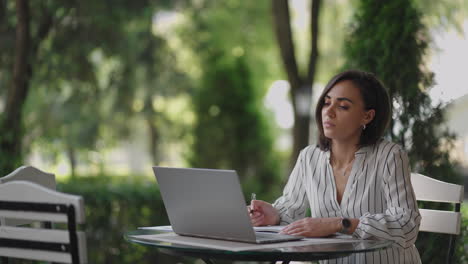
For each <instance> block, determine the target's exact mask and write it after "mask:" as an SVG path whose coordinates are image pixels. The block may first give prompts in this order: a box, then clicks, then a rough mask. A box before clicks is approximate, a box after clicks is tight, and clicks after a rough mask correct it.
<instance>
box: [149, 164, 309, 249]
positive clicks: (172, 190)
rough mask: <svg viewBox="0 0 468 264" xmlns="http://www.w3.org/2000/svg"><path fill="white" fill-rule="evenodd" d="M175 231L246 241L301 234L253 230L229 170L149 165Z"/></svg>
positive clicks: (236, 181) (236, 180) (285, 238)
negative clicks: (151, 166)
mask: <svg viewBox="0 0 468 264" xmlns="http://www.w3.org/2000/svg"><path fill="white" fill-rule="evenodd" d="M153 171H154V174H155V175H156V179H157V181H158V184H159V189H160V191H161V196H162V198H163V201H164V206H165V207H166V211H167V214H168V216H169V221H170V222H171V225H172V229H173V230H174V232H175V233H177V234H179V235H184V236H195V237H207V238H214V239H223V240H233V241H241V242H249V243H274V242H282V241H289V240H299V239H301V238H302V237H297V236H289V235H282V234H277V233H264V232H263V233H262V232H255V231H254V229H253V227H252V224H251V222H250V217H249V215H248V212H247V208H246V202H245V199H244V196H243V194H242V191H241V185H240V183H239V178H238V177H237V173H236V172H235V171H233V170H213V169H185V168H165V167H153Z"/></svg>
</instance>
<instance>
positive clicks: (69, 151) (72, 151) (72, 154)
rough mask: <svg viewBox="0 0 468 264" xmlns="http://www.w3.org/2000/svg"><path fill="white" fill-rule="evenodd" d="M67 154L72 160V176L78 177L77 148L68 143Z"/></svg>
mask: <svg viewBox="0 0 468 264" xmlns="http://www.w3.org/2000/svg"><path fill="white" fill-rule="evenodd" d="M67 156H68V161H69V162H70V173H71V178H72V179H73V178H76V164H77V161H76V151H75V148H74V147H73V146H72V145H71V144H68V146H67Z"/></svg>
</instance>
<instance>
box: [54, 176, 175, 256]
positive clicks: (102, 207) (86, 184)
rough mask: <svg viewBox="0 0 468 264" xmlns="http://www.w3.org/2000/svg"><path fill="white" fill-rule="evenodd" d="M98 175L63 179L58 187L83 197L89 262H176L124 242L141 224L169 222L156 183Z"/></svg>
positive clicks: (149, 248) (163, 223)
mask: <svg viewBox="0 0 468 264" xmlns="http://www.w3.org/2000/svg"><path fill="white" fill-rule="evenodd" d="M131 179H132V180H129V178H123V177H109V176H104V175H98V176H93V177H78V178H76V179H70V180H66V181H61V182H59V183H58V185H57V189H58V190H59V191H62V192H66V193H70V194H76V195H81V196H82V197H83V198H84V203H85V213H86V224H84V225H83V226H82V227H81V229H82V230H84V231H85V232H86V236H87V249H88V262H89V263H176V262H177V261H180V260H179V259H177V258H174V257H170V256H167V255H163V254H160V253H159V252H158V251H157V250H155V249H154V248H151V247H145V246H138V245H135V244H132V243H130V242H127V241H125V239H124V237H123V235H124V233H125V232H127V231H133V230H136V229H137V227H139V226H156V225H168V224H169V221H168V218H167V215H166V210H165V208H164V205H163V202H162V199H161V197H160V192H159V189H158V186H157V184H156V182H155V181H154V180H153V181H149V180H148V179H146V178H138V177H132V178H131Z"/></svg>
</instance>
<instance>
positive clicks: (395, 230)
mask: <svg viewBox="0 0 468 264" xmlns="http://www.w3.org/2000/svg"><path fill="white" fill-rule="evenodd" d="M336 197H337V194H336V185H335V179H334V177H333V170H332V166H331V165H330V151H322V150H320V149H319V148H318V147H315V146H308V147H306V148H305V149H303V150H302V151H301V153H300V155H299V157H298V160H297V163H296V165H295V167H294V169H293V171H292V173H291V175H290V176H289V180H288V183H287V184H286V187H285V188H284V191H283V195H282V196H281V197H280V198H278V199H277V200H276V201H275V203H274V204H273V206H274V207H275V208H276V209H277V210H278V212H279V214H280V219H281V220H280V222H281V224H282V225H285V224H289V223H292V222H294V221H296V220H298V219H301V218H304V217H305V214H306V211H307V209H308V208H310V213H311V216H312V217H348V218H359V225H358V226H357V228H356V230H355V232H354V233H353V236H354V237H356V238H360V239H376V240H392V241H394V242H395V245H394V246H393V247H391V248H389V249H386V250H380V251H375V252H369V253H359V254H353V255H351V256H348V257H344V258H341V259H337V260H330V261H328V262H325V263H421V260H420V257H419V253H418V251H417V249H416V247H415V246H414V242H415V241H416V238H417V236H418V231H419V223H420V221H421V215H420V214H419V211H418V207H417V204H416V198H415V196H414V191H413V188H412V186H411V180H410V168H409V163H408V156H407V154H406V152H405V151H404V150H403V149H402V148H401V147H400V146H399V145H397V144H394V143H391V142H388V141H385V140H381V141H379V142H378V143H376V144H375V145H372V146H366V147H363V148H360V149H359V150H358V151H357V152H356V153H355V160H354V163H353V166H352V169H351V173H350V175H349V178H348V182H347V184H346V187H345V191H344V193H343V198H342V200H341V204H340V203H338V201H337V198H336Z"/></svg>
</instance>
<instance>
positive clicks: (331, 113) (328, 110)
mask: <svg viewBox="0 0 468 264" xmlns="http://www.w3.org/2000/svg"><path fill="white" fill-rule="evenodd" d="M325 115H326V116H329V117H334V116H335V108H334V107H333V106H332V105H329V106H328V107H327V108H326V109H325Z"/></svg>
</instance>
